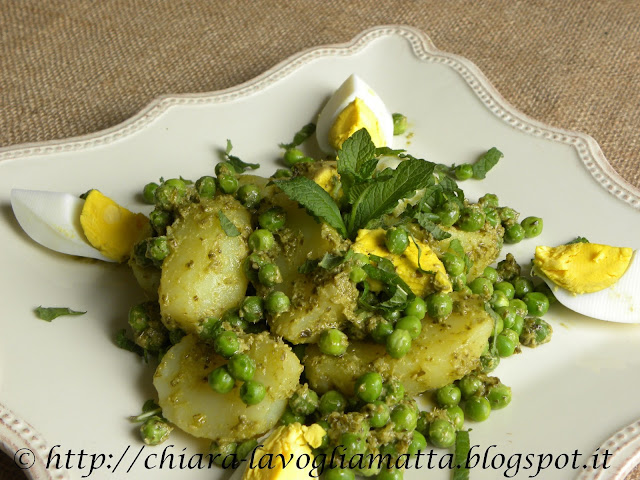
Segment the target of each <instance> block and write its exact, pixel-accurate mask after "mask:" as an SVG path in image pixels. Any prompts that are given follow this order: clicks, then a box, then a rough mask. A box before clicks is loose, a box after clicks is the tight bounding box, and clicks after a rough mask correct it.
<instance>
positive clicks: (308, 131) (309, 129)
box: [278, 123, 316, 150]
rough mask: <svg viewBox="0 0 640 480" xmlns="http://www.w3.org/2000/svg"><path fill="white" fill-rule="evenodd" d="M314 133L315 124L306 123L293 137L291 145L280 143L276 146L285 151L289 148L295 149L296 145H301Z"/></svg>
mask: <svg viewBox="0 0 640 480" xmlns="http://www.w3.org/2000/svg"><path fill="white" fill-rule="evenodd" d="M315 131H316V125H315V123H308V124H306V125H305V126H304V127H302V128H301V129H300V130H298V131H297V132H296V134H295V135H294V137H293V141H292V142H291V143H280V144H278V146H279V147H280V148H284V149H285V150H289V149H290V148H295V147H297V146H298V145H302V144H303V143H304V142H305V141H306V140H307V139H308V138H309V137H311V135H313V134H314V133H315Z"/></svg>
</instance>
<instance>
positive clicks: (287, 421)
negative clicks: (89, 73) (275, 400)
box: [279, 406, 305, 425]
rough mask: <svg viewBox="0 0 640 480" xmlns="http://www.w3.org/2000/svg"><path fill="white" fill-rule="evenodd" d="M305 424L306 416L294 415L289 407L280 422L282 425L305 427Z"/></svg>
mask: <svg viewBox="0 0 640 480" xmlns="http://www.w3.org/2000/svg"><path fill="white" fill-rule="evenodd" d="M304 422H305V416H304V415H297V414H295V413H293V412H292V411H291V408H289V406H287V408H286V409H285V411H284V413H283V414H282V416H281V417H280V420H279V423H280V425H291V424H292V423H301V424H303V425H304Z"/></svg>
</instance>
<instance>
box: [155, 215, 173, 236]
mask: <svg viewBox="0 0 640 480" xmlns="http://www.w3.org/2000/svg"><path fill="white" fill-rule="evenodd" d="M172 222H173V215H172V214H171V212H167V211H166V210H158V209H156V210H154V211H152V212H151V213H150V214H149V223H151V226H152V227H153V229H154V230H155V231H156V233H158V234H164V233H165V231H166V229H167V226H168V225H170V224H171V223H172Z"/></svg>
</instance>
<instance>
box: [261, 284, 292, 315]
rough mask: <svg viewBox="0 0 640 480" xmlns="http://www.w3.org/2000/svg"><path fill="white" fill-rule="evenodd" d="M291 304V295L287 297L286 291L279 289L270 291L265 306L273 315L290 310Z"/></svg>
mask: <svg viewBox="0 0 640 480" xmlns="http://www.w3.org/2000/svg"><path fill="white" fill-rule="evenodd" d="M290 306H291V301H290V300H289V297H287V295H286V294H285V293H283V292H279V291H277V290H276V291H273V292H270V293H269V295H267V298H265V300H264V308H266V310H267V312H269V313H270V314H271V315H277V314H279V313H284V312H286V311H288V310H289V307H290Z"/></svg>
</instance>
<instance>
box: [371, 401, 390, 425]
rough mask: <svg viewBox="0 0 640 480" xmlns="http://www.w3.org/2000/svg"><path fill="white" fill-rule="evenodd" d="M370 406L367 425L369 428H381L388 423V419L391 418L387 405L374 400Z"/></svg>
mask: <svg viewBox="0 0 640 480" xmlns="http://www.w3.org/2000/svg"><path fill="white" fill-rule="evenodd" d="M370 405H371V407H370V412H369V415H370V417H369V424H370V425H371V428H382V427H384V426H385V425H386V424H387V423H389V419H390V418H391V409H390V408H389V405H387V404H386V403H385V402H383V401H380V400H376V401H375V402H373V403H372V404H370Z"/></svg>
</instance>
